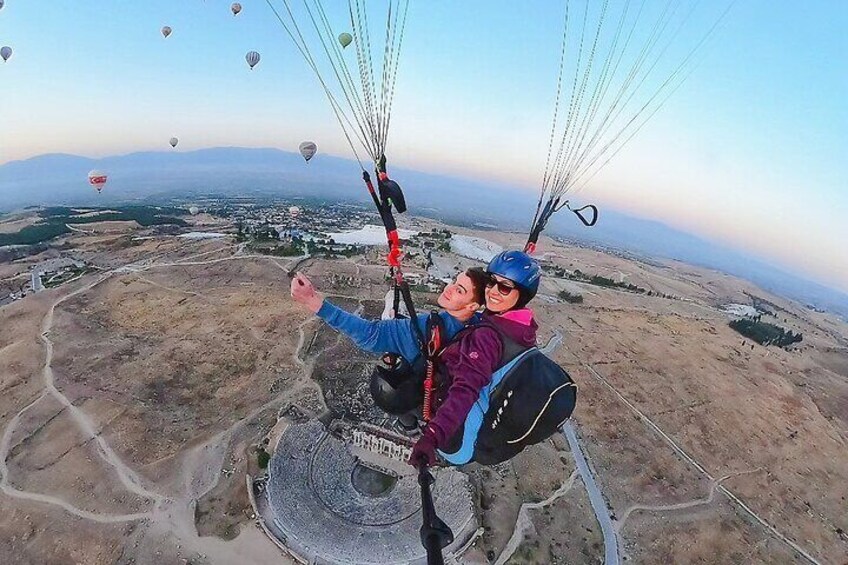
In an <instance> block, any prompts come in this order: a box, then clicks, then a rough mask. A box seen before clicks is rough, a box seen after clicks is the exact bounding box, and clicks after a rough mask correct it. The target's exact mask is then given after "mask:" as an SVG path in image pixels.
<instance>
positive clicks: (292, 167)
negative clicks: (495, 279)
mask: <svg viewBox="0 0 848 565" xmlns="http://www.w3.org/2000/svg"><path fill="white" fill-rule="evenodd" d="M95 168H96V169H102V170H104V171H106V172H108V174H109V185H108V186H107V187H106V189H105V190H104V191H103V193H102V194H100V195H98V194H97V193H96V192H95V191H94V190H93V189H92V188H91V187H90V186H89V185H88V180H87V178H88V172H89V171H90V170H91V169H95ZM389 170H390V172H391V173H392V176H393V177H394V178H396V179H398V180H399V181H400V182H401V185H402V186H403V189H404V192H405V193H406V197H407V203H408V204H409V207H410V210H412V211H413V212H414V213H416V214H420V215H426V216H430V217H434V218H438V219H441V220H444V221H447V222H451V223H458V224H462V225H468V226H473V225H478V226H479V225H485V224H490V225H495V226H499V227H500V228H501V229H505V230H510V231H525V230H527V228H528V224H529V223H530V220H531V219H532V213H533V209H534V206H535V203H536V201H535V195H534V194H532V193H530V192H527V191H526V190H519V189H516V188H515V187H509V186H503V185H495V184H483V183H479V182H474V181H469V180H464V179H457V178H452V177H446V176H440V175H432V174H427V173H421V172H419V171H412V170H406V169H401V168H397V167H392V166H391V163H389ZM360 174H361V173H360V169H359V166H358V165H357V164H356V162H355V161H351V160H348V159H341V158H338V157H331V156H327V155H320V154H319V155H318V156H317V157H316V158H315V159H313V160H312V161H310V162H309V164H306V163H304V161H303V159H302V158H301V156H300V155H299V154H297V153H289V152H286V151H280V150H278V149H247V148H237V147H218V148H213V149H202V150H199V151H191V152H176V151H174V152H171V151H166V152H141V153H132V154H129V155H122V156H114V157H106V158H103V159H88V158H85V157H78V156H74V155H63V154H52V155H42V156H39V157H34V158H32V159H27V160H24V161H14V162H11V163H7V164H5V165H2V166H0V211H2V210H6V211H8V210H11V209H15V208H20V207H24V206H28V205H53V204H72V205H92V204H100V205H110V204H119V203H126V202H128V201H138V200H149V199H151V198H156V197H174V196H183V195H184V196H190V195H192V194H198V195H202V194H210V193H214V194H221V195H228V196H238V195H244V196H254V195H257V196H258V195H266V196H267V195H276V196H281V197H290V196H314V197H316V198H320V199H327V200H337V199H344V200H351V201H358V202H367V201H368V199H369V197H368V194H367V192H366V191H365V190H364V189H363V183H362V181H361V180H360ZM548 233H549V234H551V235H559V236H563V237H567V238H571V239H575V240H579V241H583V242H587V243H591V244H595V245H603V246H608V247H614V248H619V249H623V250H628V251H633V252H638V253H642V254H645V255H647V256H651V257H656V256H659V257H666V258H671V259H678V260H681V261H684V262H687V263H692V264H696V265H701V266H705V267H708V268H713V269H717V270H720V271H723V272H727V273H730V274H733V275H736V276H739V277H742V278H744V279H747V280H750V281H752V282H754V283H755V284H757V285H759V286H761V287H763V288H765V289H767V290H770V291H772V292H775V293H778V294H781V295H784V296H787V297H789V298H793V299H795V300H798V301H801V302H802V303H804V304H814V305H815V306H817V307H820V308H824V309H826V310H829V311H832V312H836V313H839V314H841V315H842V316H843V317H846V318H848V295H846V294H844V293H842V292H839V291H836V290H833V289H830V288H828V287H825V286H823V285H820V284H817V283H813V282H810V281H807V280H804V279H802V278H800V277H798V276H795V275H792V274H789V273H786V272H783V271H782V270H780V269H777V268H775V267H772V266H771V265H769V264H767V263H766V262H764V261H762V260H758V259H756V258H753V257H750V256H746V255H744V254H742V253H740V252H738V251H735V250H732V249H729V248H727V247H725V246H722V245H718V244H716V243H713V242H709V241H706V240H703V239H699V238H698V237H695V236H693V235H691V234H687V233H684V232H681V231H678V230H675V229H672V228H670V227H668V226H666V225H664V224H661V223H659V222H655V221H649V220H641V219H637V218H633V217H631V216H628V215H626V214H622V213H620V212H617V211H615V210H611V209H603V210H601V220H600V221H599V223H598V225H597V226H595V227H594V228H591V229H588V228H585V227H583V226H582V225H581V224H579V223H578V222H577V221H576V219H575V218H574V217H573V216H572V215H571V214H569V213H567V212H562V213H560V214H559V215H557V216H556V217H554V219H553V220H552V221H551V224H550V225H549V228H548Z"/></svg>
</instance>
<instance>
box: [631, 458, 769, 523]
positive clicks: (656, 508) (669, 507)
mask: <svg viewBox="0 0 848 565" xmlns="http://www.w3.org/2000/svg"><path fill="white" fill-rule="evenodd" d="M762 470H763V468H762V467H759V468H757V469H752V470H750V471H739V472H738V473H730V474H727V475H725V476H723V477H721V478H720V479H718V480H717V481H713V483H712V484H711V485H710V493H709V495H708V496H707V497H706V498H696V499H695V500H690V501H688V502H679V503H677V504H660V505H652V506H645V505H642V504H634V505H633V506H630V507H629V508H628V509H627V510H625V511H624V512H623V513H622V515H621V518H620V519H619V521H618V523H617V524H616V525H615V531H616V533H619V532H621V530H622V528H624V523H625V522H626V521H627V518H629V517H630V514H632V513H633V512H636V511H642V512H674V511H676V510H685V509H688V508H695V507H696V506H704V505H707V504H711V503H712V501H713V499H714V498H715V493H716V491H717V490H718V487H719V486H720V485H721V483H722V482H723V481H725V480H727V479H729V478H731V477H738V476H740V475H747V474H750V473H757V472H759V471H762Z"/></svg>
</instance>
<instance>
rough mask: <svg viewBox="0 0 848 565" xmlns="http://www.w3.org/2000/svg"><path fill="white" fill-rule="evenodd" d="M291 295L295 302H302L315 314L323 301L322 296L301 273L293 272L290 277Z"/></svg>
mask: <svg viewBox="0 0 848 565" xmlns="http://www.w3.org/2000/svg"><path fill="white" fill-rule="evenodd" d="M291 295H292V298H294V301H295V302H299V303H301V304H303V305H304V306H306V308H307V309H308V310H309V311H310V312H312V313H313V314H317V313H318V310H320V309H321V305H322V304H323V303H324V297H323V296H322V295H321V293H320V292H318V291H317V290H315V287H314V286H312V281H310V280H309V279H308V278H306V277H305V276H304V275H303V274H302V273H295V275H294V277H292V282H291Z"/></svg>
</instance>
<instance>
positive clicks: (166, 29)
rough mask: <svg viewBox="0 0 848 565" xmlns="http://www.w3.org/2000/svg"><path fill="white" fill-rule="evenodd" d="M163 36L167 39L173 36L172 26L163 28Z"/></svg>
mask: <svg viewBox="0 0 848 565" xmlns="http://www.w3.org/2000/svg"><path fill="white" fill-rule="evenodd" d="M162 35H164V36H165V37H168V36H169V35H171V27H170V26H165V27H163V28H162Z"/></svg>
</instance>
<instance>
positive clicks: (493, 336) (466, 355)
mask: <svg viewBox="0 0 848 565" xmlns="http://www.w3.org/2000/svg"><path fill="white" fill-rule="evenodd" d="M483 322H484V323H489V324H491V325H494V326H496V327H498V328H499V329H500V330H501V331H502V332H503V333H504V334H506V335H507V336H508V337H509V338H511V339H512V340H514V341H516V342H517V343H519V344H521V345H524V346H527V347H533V346H534V345H536V330H537V329H539V326H538V325H537V324H536V321H535V320H534V319H533V311H532V310H530V309H529V308H523V309H521V310H511V311H509V312H506V313H504V314H500V315H495V314H491V313H488V312H487V313H485V314H483ZM502 355H503V346H502V344H501V339H500V336H499V335H498V332H497V331H495V330H494V329H493V328H490V327H487V326H485V325H482V326H480V327H474V328H472V329H467V330H465V331H463V332H462V333H461V334H460V335H459V336H458V339H457V340H455V341H453V342H452V343H450V344H448V346H447V347H445V349H444V350H443V351H442V353H441V356H440V360H439V364H440V365H441V367H442V369H443V370H442V371H441V374H442V375H443V378H445V381H446V382H443V383H442V384H441V385H440V389H439V394H438V396H437V402H436V405H437V406H438V408H437V409H436V413H435V415H434V416H433V418H432V420H430V423H429V426H428V427H429V428H430V429H431V430H432V431H433V434H434V435H435V437H436V446H437V447H439V446H442V445H444V444H445V442H446V441H447V440H448V439H450V438H451V437H452V436H453V434H454V433H456V431H457V430H459V429H460V427H461V426H462V424H463V422H465V418H466V417H467V416H468V412H469V411H470V410H471V407H472V406H473V405H474V403H475V402H476V401H477V399H478V398H479V397H480V390H482V388H483V387H484V386H486V385H487V384H488V383H489V381H490V380H491V379H492V373H494V372H495V370H496V369H498V368H499V366H500V363H501V357H502Z"/></svg>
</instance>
